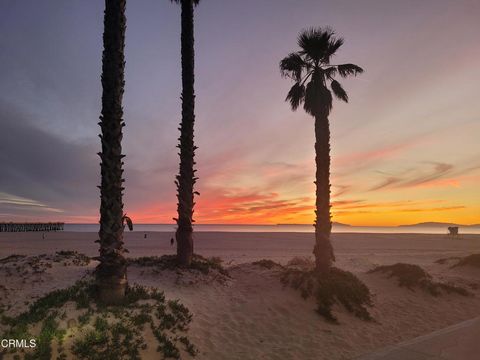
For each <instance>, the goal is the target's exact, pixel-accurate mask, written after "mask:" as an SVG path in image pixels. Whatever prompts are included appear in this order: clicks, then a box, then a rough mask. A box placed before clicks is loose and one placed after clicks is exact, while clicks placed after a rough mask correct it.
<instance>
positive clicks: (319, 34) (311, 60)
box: [280, 28, 363, 116]
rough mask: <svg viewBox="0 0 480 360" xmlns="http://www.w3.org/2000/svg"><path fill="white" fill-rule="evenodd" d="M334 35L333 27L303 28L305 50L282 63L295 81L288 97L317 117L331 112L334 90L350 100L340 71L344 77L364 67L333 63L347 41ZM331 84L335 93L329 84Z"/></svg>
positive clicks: (283, 70)
mask: <svg viewBox="0 0 480 360" xmlns="http://www.w3.org/2000/svg"><path fill="white" fill-rule="evenodd" d="M334 35H335V33H334V31H333V30H331V29H330V28H324V29H322V28H311V29H306V30H303V31H302V32H301V33H300V35H299V36H298V46H300V48H301V50H300V51H297V52H294V53H291V54H290V55H288V56H287V57H285V58H284V59H283V60H282V61H281V62H280V71H281V73H282V75H283V76H284V77H288V78H290V79H292V80H293V81H295V84H294V85H293V86H292V88H291V89H290V91H289V92H288V95H287V98H286V100H287V101H289V102H290V105H291V106H292V109H293V110H296V109H297V108H298V107H299V106H300V105H301V104H302V103H303V108H304V109H305V111H306V112H307V113H309V114H311V115H313V116H315V115H318V114H319V113H323V112H326V114H328V113H329V112H330V110H331V109H332V92H333V94H334V95H335V96H336V97H337V98H338V99H339V100H342V101H345V102H348V95H347V93H346V91H345V90H344V89H343V87H342V85H340V83H339V82H338V81H337V80H335V79H334V77H335V76H336V75H337V74H338V75H340V76H341V77H343V78H345V77H347V76H350V75H354V76H356V75H357V74H361V73H362V72H363V69H362V68H361V67H360V66H357V65H354V64H341V65H332V64H330V60H331V58H332V57H333V55H335V52H336V51H337V50H338V49H339V48H340V46H342V45H343V43H344V40H343V39H342V38H339V37H335V36H334ZM308 80H310V81H309V82H308V83H307V85H305V83H306V82H307V81H308ZM328 83H330V89H331V91H332V92H331V91H330V89H329V88H328V87H327V84H328Z"/></svg>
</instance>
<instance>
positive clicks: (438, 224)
mask: <svg viewBox="0 0 480 360" xmlns="http://www.w3.org/2000/svg"><path fill="white" fill-rule="evenodd" d="M449 226H458V227H462V228H471V227H480V224H473V225H461V224H454V223H444V222H435V221H428V222H422V223H417V224H410V225H398V227H439V228H440V227H441V228H447V227H449Z"/></svg>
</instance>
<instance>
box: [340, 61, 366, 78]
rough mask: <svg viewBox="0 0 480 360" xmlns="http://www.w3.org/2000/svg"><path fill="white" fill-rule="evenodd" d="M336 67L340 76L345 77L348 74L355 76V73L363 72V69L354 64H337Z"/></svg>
mask: <svg viewBox="0 0 480 360" xmlns="http://www.w3.org/2000/svg"><path fill="white" fill-rule="evenodd" d="M337 69H338V73H339V74H340V76H341V77H347V76H349V75H353V76H357V74H361V73H363V69H362V68H361V67H360V66H358V65H355V64H342V65H338V66H337Z"/></svg>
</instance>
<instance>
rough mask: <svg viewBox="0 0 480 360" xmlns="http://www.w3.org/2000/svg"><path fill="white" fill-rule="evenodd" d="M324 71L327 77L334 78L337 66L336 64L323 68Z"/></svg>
mask: <svg viewBox="0 0 480 360" xmlns="http://www.w3.org/2000/svg"><path fill="white" fill-rule="evenodd" d="M323 73H324V74H325V77H326V78H327V79H330V80H333V78H334V77H335V75H337V68H336V67H335V66H332V67H329V68H326V69H323Z"/></svg>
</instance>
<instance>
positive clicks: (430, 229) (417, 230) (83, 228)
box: [65, 224, 480, 234]
mask: <svg viewBox="0 0 480 360" xmlns="http://www.w3.org/2000/svg"><path fill="white" fill-rule="evenodd" d="M175 228H176V226H175V225H174V224H134V226H133V231H139V232H147V231H159V232H175ZM98 229H99V225H98V224H65V231H75V232H97V231H98ZM313 230H314V229H313V226H311V225H205V224H198V225H195V231H211V232H313ZM332 231H333V232H336V233H348V232H353V233H413V234H446V233H447V227H446V226H445V227H441V226H418V225H417V226H392V227H388V226H341V225H338V226H337V225H333V229H332ZM459 231H460V233H461V234H480V227H460V229H459Z"/></svg>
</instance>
